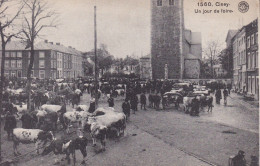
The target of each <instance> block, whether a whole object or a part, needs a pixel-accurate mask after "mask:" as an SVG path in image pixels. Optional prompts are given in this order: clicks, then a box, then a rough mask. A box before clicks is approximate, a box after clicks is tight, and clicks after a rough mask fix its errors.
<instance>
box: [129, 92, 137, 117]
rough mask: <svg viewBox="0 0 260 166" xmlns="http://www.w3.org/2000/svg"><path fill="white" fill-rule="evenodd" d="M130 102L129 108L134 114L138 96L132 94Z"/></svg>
mask: <svg viewBox="0 0 260 166" xmlns="http://www.w3.org/2000/svg"><path fill="white" fill-rule="evenodd" d="M130 104H131V109H132V110H133V111H134V114H135V111H137V105H138V97H137V95H136V94H133V95H132V97H131V101H130Z"/></svg>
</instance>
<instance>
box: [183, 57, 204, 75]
mask: <svg viewBox="0 0 260 166" xmlns="http://www.w3.org/2000/svg"><path fill="white" fill-rule="evenodd" d="M184 67H185V78H199V77H200V61H199V60H197V59H194V60H193V59H192V60H191V59H186V60H185V63H184Z"/></svg>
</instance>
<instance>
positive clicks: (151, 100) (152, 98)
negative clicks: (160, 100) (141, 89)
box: [148, 93, 154, 108]
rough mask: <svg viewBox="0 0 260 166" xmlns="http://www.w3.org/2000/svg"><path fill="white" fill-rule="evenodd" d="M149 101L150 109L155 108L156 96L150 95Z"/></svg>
mask: <svg viewBox="0 0 260 166" xmlns="http://www.w3.org/2000/svg"><path fill="white" fill-rule="evenodd" d="M148 99H149V107H151V108H153V107H154V95H153V94H151V93H150V94H149V96H148Z"/></svg>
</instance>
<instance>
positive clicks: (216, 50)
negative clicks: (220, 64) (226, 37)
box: [203, 41, 221, 77]
mask: <svg viewBox="0 0 260 166" xmlns="http://www.w3.org/2000/svg"><path fill="white" fill-rule="evenodd" d="M203 52H204V55H205V56H206V58H207V59H209V61H210V68H211V76H212V77H213V75H214V71H213V65H214V64H215V63H216V62H217V60H218V56H219V54H220V52H221V44H220V43H219V42H218V41H210V42H208V43H207V46H206V48H205V49H204V50H203Z"/></svg>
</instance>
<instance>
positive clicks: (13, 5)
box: [0, 0, 23, 113]
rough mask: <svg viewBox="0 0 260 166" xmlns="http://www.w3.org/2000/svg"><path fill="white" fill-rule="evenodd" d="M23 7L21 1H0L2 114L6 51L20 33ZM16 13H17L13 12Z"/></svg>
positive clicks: (0, 94)
mask: <svg viewBox="0 0 260 166" xmlns="http://www.w3.org/2000/svg"><path fill="white" fill-rule="evenodd" d="M22 9H23V5H22V4H21V2H20V1H16V2H14V1H12V0H0V35H1V47H2V51H1V53H2V61H1V81H0V113H1V111H2V99H3V86H4V82H5V80H4V73H5V51H6V44H7V43H8V42H9V41H10V40H11V38H13V37H16V36H17V35H18V34H19V31H17V30H15V29H14V27H15V21H16V20H17V19H18V16H19V14H20V13H21V10H22ZM13 11H15V12H13Z"/></svg>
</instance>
